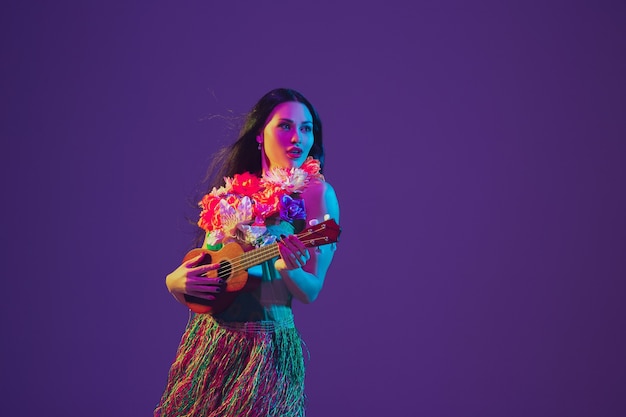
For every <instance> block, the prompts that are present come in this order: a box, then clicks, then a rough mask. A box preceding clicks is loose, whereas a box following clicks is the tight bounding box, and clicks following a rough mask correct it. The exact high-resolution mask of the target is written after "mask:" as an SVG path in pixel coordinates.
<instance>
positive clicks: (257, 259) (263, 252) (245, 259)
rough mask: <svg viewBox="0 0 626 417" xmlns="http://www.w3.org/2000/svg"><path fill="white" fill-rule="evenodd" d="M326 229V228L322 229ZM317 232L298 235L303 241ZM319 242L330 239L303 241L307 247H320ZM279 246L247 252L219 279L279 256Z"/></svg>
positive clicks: (235, 260) (269, 246)
mask: <svg viewBox="0 0 626 417" xmlns="http://www.w3.org/2000/svg"><path fill="white" fill-rule="evenodd" d="M322 228H325V227H322ZM314 232H315V231H313V230H309V231H307V232H306V233H301V234H299V235H296V236H297V237H298V238H299V239H301V240H302V238H305V237H307V236H309V235H312V234H313V233H314ZM318 240H322V241H324V242H327V241H328V240H329V239H328V237H326V236H323V237H317V238H315V237H314V238H312V239H307V240H302V243H304V244H305V246H307V245H308V246H319V245H320V244H318V243H316V241H318ZM278 255H279V253H278V244H277V243H273V244H271V245H268V246H264V247H261V248H258V249H256V250H254V251H251V252H246V253H244V254H242V255H240V256H239V257H237V258H235V259H234V260H233V262H231V263H230V268H229V269H227V270H226V271H224V272H223V273H222V274H220V273H219V272H218V274H217V275H218V277H219V278H228V277H229V276H230V275H231V274H232V273H234V272H239V271H242V270H245V269H248V268H250V267H251V266H254V265H257V264H259V263H261V262H264V261H265V260H268V259H271V258H273V257H275V256H278Z"/></svg>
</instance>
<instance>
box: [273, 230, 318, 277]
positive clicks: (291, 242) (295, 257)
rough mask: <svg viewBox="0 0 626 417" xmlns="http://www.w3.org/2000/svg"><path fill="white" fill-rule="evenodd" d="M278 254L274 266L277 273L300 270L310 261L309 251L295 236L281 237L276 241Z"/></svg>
mask: <svg viewBox="0 0 626 417" xmlns="http://www.w3.org/2000/svg"><path fill="white" fill-rule="evenodd" d="M278 253H280V259H278V260H277V261H276V263H275V264H274V267H275V268H276V270H278V271H281V270H292V269H298V268H302V267H303V266H304V265H305V264H306V263H307V262H308V260H309V259H311V254H310V253H309V250H308V249H307V248H306V246H304V244H303V243H302V242H300V239H298V237H297V236H296V235H289V236H283V237H282V239H281V240H280V241H278Z"/></svg>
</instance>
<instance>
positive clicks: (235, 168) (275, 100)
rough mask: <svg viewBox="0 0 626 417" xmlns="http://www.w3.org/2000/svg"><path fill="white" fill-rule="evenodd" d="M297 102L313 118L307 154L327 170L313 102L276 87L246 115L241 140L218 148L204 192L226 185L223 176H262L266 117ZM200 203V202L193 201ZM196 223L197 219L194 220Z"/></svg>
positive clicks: (200, 233)
mask: <svg viewBox="0 0 626 417" xmlns="http://www.w3.org/2000/svg"><path fill="white" fill-rule="evenodd" d="M289 101H295V102H298V103H302V104H304V105H305V106H306V107H307V108H308V109H309V112H311V116H312V118H313V138H314V139H313V146H312V147H311V151H310V152H309V155H308V156H312V157H313V158H315V159H317V160H318V161H320V167H321V172H323V170H324V145H323V142H322V120H321V119H320V117H319V115H318V114H317V111H316V110H315V108H314V107H313V105H312V104H311V103H310V102H309V100H307V99H306V98H305V97H304V96H303V95H302V94H301V93H300V92H298V91H296V90H293V89H290V88H277V89H274V90H272V91H270V92H268V93H267V94H265V95H264V96H263V97H261V99H260V100H259V101H258V102H257V103H256V104H255V105H254V107H252V110H250V112H249V113H248V114H247V115H246V116H245V120H244V123H243V127H242V128H241V130H240V132H239V137H238V139H237V140H236V141H235V142H234V143H233V144H231V145H228V146H225V147H223V148H222V149H220V150H218V151H217V152H216V153H215V154H214V155H213V157H212V158H211V163H210V165H209V168H208V170H207V173H206V176H205V179H204V181H203V182H202V185H203V186H202V188H203V189H204V192H202V194H205V193H208V192H210V191H211V190H212V189H213V188H214V187H220V186H222V185H224V177H232V176H233V175H235V174H241V173H243V172H250V173H253V174H256V175H258V176H260V175H261V169H262V168H261V155H260V151H259V149H258V145H259V144H258V143H257V141H256V137H257V136H258V135H259V133H260V132H261V131H262V130H263V128H264V127H265V124H266V123H267V119H268V117H269V116H270V114H271V113H272V111H273V110H274V108H275V107H276V106H278V105H279V104H281V103H285V102H289ZM194 204H197V201H196V202H194ZM193 223H194V224H195V220H194V221H193ZM203 238H204V232H203V231H202V230H201V229H198V236H197V239H196V242H195V243H196V244H197V243H198V240H199V243H202V239H203Z"/></svg>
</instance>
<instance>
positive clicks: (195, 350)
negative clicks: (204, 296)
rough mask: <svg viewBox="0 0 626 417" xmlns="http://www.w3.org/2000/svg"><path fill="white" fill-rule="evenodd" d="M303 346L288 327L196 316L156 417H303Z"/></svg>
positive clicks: (187, 330)
mask: <svg viewBox="0 0 626 417" xmlns="http://www.w3.org/2000/svg"><path fill="white" fill-rule="evenodd" d="M304 406H305V395H304V358H303V344H302V340H301V339H300V335H299V334H298V331H297V329H296V328H295V326H294V324H293V318H291V319H290V320H287V321H286V322H270V321H264V322H247V323H220V322H218V321H216V319H214V318H213V317H212V316H211V315H208V314H198V315H194V316H193V317H192V318H191V320H190V322H189V324H188V325H187V328H186V330H185V333H184V334H183V337H182V340H181V343H180V346H179V347H178V351H177V353H176V359H175V360H174V363H173V364H172V366H171V368H170V371H169V374H168V380H167V385H166V388H165V392H164V393H163V396H162V398H161V401H160V403H159V405H158V406H157V408H156V409H155V411H154V417H192V416H193V417H218V416H219V417H227V416H228V417H261V416H263V417H265V416H276V417H277V416H289V417H297V416H304Z"/></svg>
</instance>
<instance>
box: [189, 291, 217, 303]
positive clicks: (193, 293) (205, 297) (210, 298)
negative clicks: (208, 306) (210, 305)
mask: <svg viewBox="0 0 626 417" xmlns="http://www.w3.org/2000/svg"><path fill="white" fill-rule="evenodd" d="M186 294H187V295H191V296H193V297H198V298H202V299H203V300H207V301H214V300H215V298H216V297H215V296H214V295H211V294H206V293H203V292H197V291H188V292H187V293H186Z"/></svg>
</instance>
